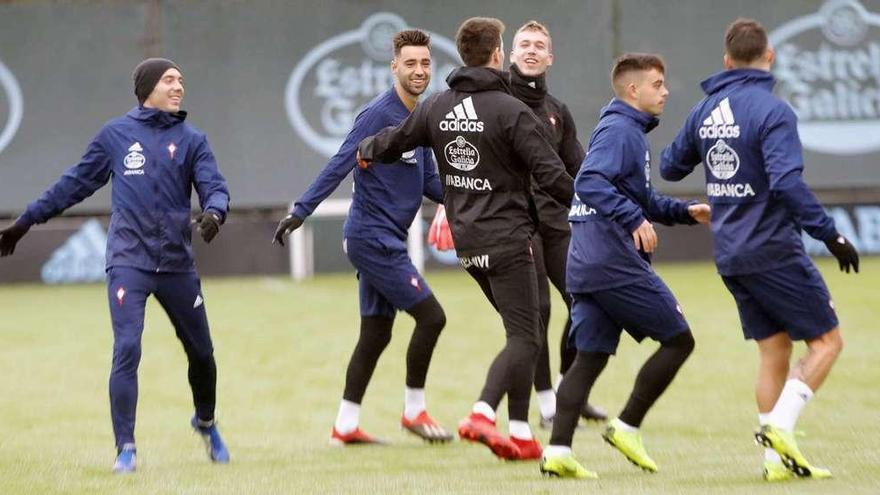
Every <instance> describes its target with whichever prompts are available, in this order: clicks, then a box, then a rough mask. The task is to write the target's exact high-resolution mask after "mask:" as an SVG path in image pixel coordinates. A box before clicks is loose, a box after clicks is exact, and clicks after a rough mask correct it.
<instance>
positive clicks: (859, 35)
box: [769, 0, 880, 155]
mask: <svg viewBox="0 0 880 495" xmlns="http://www.w3.org/2000/svg"><path fill="white" fill-rule="evenodd" d="M769 38H770V42H771V44H772V45H773V46H774V47H775V49H776V64H775V65H774V67H773V74H774V75H775V76H776V79H777V80H778V81H779V85H778V86H777V89H778V92H779V95H780V96H781V97H782V98H784V99H785V100H787V101H788V102H789V103H790V104H791V106H792V108H793V109H794V111H795V113H797V115H798V120H799V123H798V131H799V132H800V137H801V141H802V143H803V145H804V147H805V148H807V149H810V150H813V151H818V152H822V153H829V154H835V155H857V154H862V153H870V152H873V151H877V150H880V14H876V13H872V12H868V11H867V10H866V9H865V7H863V6H862V4H861V3H859V2H858V1H857V0H829V1H828V2H826V3H825V4H824V5H822V7H821V8H820V9H819V11H818V12H816V13H814V14H810V15H806V16H803V17H798V18H796V19H792V20H791V21H788V22H786V23H785V24H783V25H781V26H779V27H778V28H776V29H775V30H774V31H773V32H771V33H770V35H769Z"/></svg>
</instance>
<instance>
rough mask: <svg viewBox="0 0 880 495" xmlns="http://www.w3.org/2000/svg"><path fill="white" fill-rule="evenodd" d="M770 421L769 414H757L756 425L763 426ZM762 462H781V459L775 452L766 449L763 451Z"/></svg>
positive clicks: (768, 448)
mask: <svg viewBox="0 0 880 495" xmlns="http://www.w3.org/2000/svg"><path fill="white" fill-rule="evenodd" d="M769 419H770V413H758V424H759V425H761V426H764V425H766V424H767V422H768V421H769ZM764 460H765V461H767V462H775V463H780V462H782V458H781V457H779V454H777V453H776V451H775V450H773V449H771V448H770V447H767V448H765V449H764Z"/></svg>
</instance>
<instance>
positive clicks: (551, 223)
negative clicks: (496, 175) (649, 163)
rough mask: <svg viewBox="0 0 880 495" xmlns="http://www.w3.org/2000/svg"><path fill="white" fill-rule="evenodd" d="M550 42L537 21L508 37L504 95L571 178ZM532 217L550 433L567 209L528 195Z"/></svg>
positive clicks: (571, 141)
mask: <svg viewBox="0 0 880 495" xmlns="http://www.w3.org/2000/svg"><path fill="white" fill-rule="evenodd" d="M552 45H553V41H552V39H551V38H550V31H549V30H548V29H547V27H546V26H544V25H543V24H541V23H540V22H538V21H528V22H526V23H525V24H523V26H522V27H520V28H519V29H518V30H517V31H516V34H515V35H514V37H513V47H512V48H511V51H510V60H511V62H512V63H511V64H510V89H511V90H512V91H513V96H515V97H517V98H518V99H519V100H520V101H522V102H523V103H525V104H526V105H528V106H529V108H531V109H532V111H533V112H534V113H535V115H536V116H537V117H538V119H539V120H540V121H541V123H543V124H544V128H545V129H546V131H547V133H548V139H549V140H550V144H552V145H553V147H554V149H555V150H556V152H557V154H558V155H559V158H560V159H562V162H563V163H564V164H565V168H566V171H567V172H568V174H569V175H570V176H571V177H574V176H575V175H577V172H578V169H580V166H581V162H583V160H584V148H583V146H581V143H580V142H578V139H577V128H576V126H575V123H574V118H572V116H571V112H570V111H569V110H568V107H567V106H566V105H565V104H564V103H562V102H561V101H559V100H558V99H556V98H555V97H553V95H551V94H549V93H548V92H547V80H546V76H547V69H548V68H549V67H550V66H551V65H553V50H552V48H553V46H552ZM532 193H533V197H534V201H535V207H536V209H537V212H538V229H537V231H536V232H535V236H534V237H532V248H533V249H534V253H535V272H536V273H537V274H538V307H539V308H540V311H541V323H542V325H541V331H542V346H541V350H540V352H539V353H538V361H537V364H536V365H535V391H536V392H537V394H536V395H537V397H538V407H539V408H540V411H541V426H543V427H545V428H546V427H550V426H552V424H553V417H554V416H555V414H556V392H554V390H553V385H552V383H551V378H550V351H549V348H548V345H547V325H548V324H549V322H550V287H549V284H548V283H547V279H548V277H549V279H550V282H552V283H553V286H554V287H556V290H557V291H559V295H560V296H561V297H562V300H563V301H564V302H565V305H566V311H567V312H570V311H571V297H570V296H569V294H568V292H567V291H566V290H565V259H566V257H567V256H568V243H569V241H570V239H571V229H570V228H569V226H568V210H569V205H567V204H565V205H564V204H561V203H559V202H558V201H556V200H554V199H553V197H551V196H550V195H549V194H547V193H545V192H544V191H542V190H541V189H540V188H538V187H535V188H533V189H532ZM570 329H571V315H569V316H568V318H566V322H565V327H564V329H563V332H562V339H561V341H560V344H559V355H560V358H561V360H560V365H559V374H560V379H561V376H562V375H564V374H565V372H566V371H567V370H568V368H569V367H570V366H571V363H572V362H573V361H574V358H575V354H576V353H577V350H576V349H575V348H574V347H573V346H571V345H569V331H570ZM581 416H583V417H584V418H585V419H588V420H597V421H604V420H606V419H607V415H606V414H605V412H604V411H602V410H601V409H599V408H597V407H594V406H591V405H590V404H584V407H583V409H582V410H581Z"/></svg>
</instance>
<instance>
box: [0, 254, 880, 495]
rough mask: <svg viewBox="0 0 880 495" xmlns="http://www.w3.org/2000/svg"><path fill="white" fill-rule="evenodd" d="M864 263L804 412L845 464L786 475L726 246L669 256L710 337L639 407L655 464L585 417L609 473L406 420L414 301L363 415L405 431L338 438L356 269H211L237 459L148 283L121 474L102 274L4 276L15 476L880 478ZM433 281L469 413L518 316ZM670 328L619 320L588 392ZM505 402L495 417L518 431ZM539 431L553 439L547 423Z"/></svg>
mask: <svg viewBox="0 0 880 495" xmlns="http://www.w3.org/2000/svg"><path fill="white" fill-rule="evenodd" d="M863 263H864V264H863V265H862V273H861V274H859V275H857V276H852V275H849V276H847V275H844V274H841V273H840V272H838V271H837V267H836V265H835V264H834V263H833V261H831V260H823V261H821V262H820V263H819V265H820V269H821V271H822V273H823V275H824V276H825V277H826V281H827V282H828V285H829V286H830V289H831V292H832V294H833V295H834V297H835V302H836V304H837V308H838V310H839V314H840V318H841V324H842V328H843V332H844V337H845V340H846V348H845V349H844V353H843V355H842V357H841V359H840V361H839V362H838V364H837V366H836V368H835V369H834V371H833V372H832V374H831V376H830V378H829V380H828V382H827V383H826V385H825V387H824V388H823V389H821V390H820V391H819V393H818V394H816V397H815V399H814V400H813V401H812V402H811V403H810V404H809V405H808V406H807V408H806V409H805V412H804V414H803V416H802V418H801V421H800V423H799V425H798V428H799V429H800V430H803V431H804V433H805V436H804V437H801V439H800V443H801V447H802V449H803V450H804V452H805V453H806V454H807V456H808V457H809V458H811V459H813V460H814V461H815V462H816V463H817V464H819V465H824V466H828V467H830V468H831V469H832V470H833V471H834V473H835V475H836V478H835V479H833V480H830V481H794V482H790V483H786V484H781V485H772V486H771V485H768V484H766V483H764V482H763V481H762V480H761V478H760V467H761V461H762V455H761V450H760V449H759V448H758V447H756V446H755V445H754V443H753V442H752V439H751V432H752V430H753V428H754V427H755V426H756V424H757V414H756V410H755V405H754V399H753V389H752V384H753V380H754V376H755V370H756V366H757V353H756V351H755V345H754V344H753V343H747V342H744V341H743V340H742V337H741V332H740V329H739V324H738V319H737V314H736V309H735V306H734V303H733V300H732V298H731V297H730V295H729V294H728V293H727V291H726V290H725V289H724V287H723V285H722V283H721V281H720V279H719V278H718V276H717V275H716V274H715V271H714V267H713V266H712V265H710V264H681V265H672V264H665V265H660V266H659V267H658V271H659V272H660V274H661V276H663V277H664V278H665V280H666V281H667V283H668V284H669V285H670V287H671V288H672V290H673V292H675V293H676V295H677V296H678V298H679V300H680V302H681V304H682V306H683V307H684V310H685V314H686V315H687V317H688V320H689V321H690V323H691V325H692V327H693V330H694V333H695V337H696V340H697V348H696V350H695V353H694V355H693V356H692V357H691V359H690V361H689V362H688V363H687V364H686V365H685V367H684V368H683V369H682V371H681V373H680V374H679V376H678V378H677V379H676V381H675V382H674V383H673V384H672V386H671V387H670V389H669V391H668V392H667V393H666V394H665V395H664V396H663V397H662V398H661V400H660V401H659V402H658V404H657V405H656V407H655V408H654V409H653V410H652V411H651V412H650V413H649V415H648V417H647V418H646V421H645V423H644V425H643V432H644V437H645V442H646V446H647V448H648V450H649V452H650V453H651V454H652V455H653V457H654V458H655V459H656V460H657V462H658V463H659V464H660V472H659V473H658V474H655V475H649V474H646V473H643V472H641V471H639V470H637V469H635V468H634V467H633V466H631V465H630V464H629V463H628V462H626V461H625V460H624V459H623V458H622V456H620V454H618V453H617V452H616V451H613V450H612V449H611V448H609V447H608V446H606V445H605V444H604V443H603V442H602V441H601V439H600V437H599V433H600V429H599V426H597V425H595V424H592V425H586V426H584V427H583V428H581V429H579V430H578V432H577V434H576V436H575V445H574V448H575V452H576V454H577V455H578V456H579V458H580V459H581V460H582V462H583V463H584V465H585V466H587V467H588V468H589V469H593V470H596V471H598V472H599V475H600V476H601V479H600V480H599V481H583V482H581V481H571V480H547V479H543V478H541V476H540V475H539V473H538V466H537V463H535V462H528V463H502V462H499V461H497V460H495V458H494V457H493V456H492V455H491V454H490V453H489V451H488V449H486V448H485V447H482V446H477V445H471V444H466V443H461V442H454V443H452V444H450V445H444V446H428V445H423V444H422V443H420V442H419V441H418V440H417V439H415V438H413V437H410V436H407V435H406V434H405V433H404V432H401V431H400V430H399V426H398V425H399V417H400V413H401V410H402V401H403V379H404V364H405V363H404V356H405V352H406V344H407V342H408V339H409V334H410V331H411V328H412V320H411V319H410V318H409V317H408V316H407V315H405V314H401V315H400V316H399V318H398V322H397V324H396V326H395V330H394V332H395V335H394V339H393V341H392V343H391V345H390V346H389V348H388V349H387V350H386V351H385V354H384V355H383V356H382V359H381V361H380V362H379V365H378V368H377V371H376V374H375V376H374V378H373V381H372V383H371V385H370V388H369V389H368V391H367V395H366V398H365V401H364V404H363V410H362V418H361V424H362V426H363V427H364V428H365V429H366V430H367V431H369V432H371V433H373V434H376V435H378V436H381V437H383V438H385V439H387V440H389V441H390V442H392V445H390V446H386V447H375V448H333V447H330V446H328V442H327V440H328V437H329V432H330V427H331V425H332V423H333V420H334V418H335V415H336V408H337V405H338V401H339V399H340V396H341V393H342V383H343V375H344V368H345V364H346V362H347V360H348V357H349V354H350V353H351V350H352V348H353V347H354V343H355V341H356V338H357V326H358V325H357V321H358V316H357V315H358V309H357V298H356V294H357V291H356V284H355V281H354V278H353V277H352V276H351V275H339V276H324V277H319V278H317V279H314V280H312V281H308V282H305V283H300V284H295V283H293V282H291V281H289V280H288V279H286V278H282V277H278V278H244V279H207V280H205V281H204V284H203V285H204V293H205V299H206V304H207V307H208V314H209V318H210V321H211V326H212V331H213V336H214V345H215V348H216V356H217V362H218V367H219V384H218V419H219V421H220V427H221V431H222V432H223V433H224V436H225V438H226V441H227V443H228V444H229V448H230V451H231V454H232V462H231V464H229V465H228V466H213V465H211V464H210V462H208V460H207V458H206V455H205V452H204V450H203V448H202V445H201V442H200V440H199V439H198V438H197V437H196V436H195V435H194V434H193V433H192V432H191V431H190V428H189V424H188V422H189V417H190V415H191V414H192V406H191V398H190V394H189V390H188V386H187V382H186V362H185V358H184V354H183V351H182V349H181V347H180V345H179V343H178V342H177V340H176V339H175V337H174V333H173V330H172V328H171V325H170V324H169V322H168V320H167V318H166V317H165V315H164V313H163V312H162V311H161V309H160V308H159V306H158V304H156V303H155V301H154V300H152V299H151V301H150V302H149V305H148V309H147V321H146V328H145V333H144V352H143V359H142V362H141V367H140V402H139V408H138V423H137V430H136V434H137V439H138V454H139V459H138V461H139V466H138V469H139V470H138V472H137V473H136V474H134V475H132V476H113V475H111V474H110V467H111V465H112V461H113V457H114V455H115V450H114V448H113V439H112V433H111V427H110V420H109V405H108V397H107V377H108V373H109V367H110V351H111V330H110V324H109V316H108V311H107V308H106V305H107V298H106V295H105V289H104V287H103V286H102V285H87V286H72V287H47V286H36V285H34V286H31V285H14V286H2V287H0V494H34V493H81V494H96V493H132V494H140V493H145V494H158V493H174V494H218V493H235V494H247V493H253V494H269V493H271V494H275V493H420V494H424V493H479V494H488V493H504V494H518V493H553V494H556V493H585V492H600V493H604V494H630V493H651V494H656V493H693V494H703V493H751V494H754V493H770V494H775V493H798V494H800V493H806V494H819V493H847V494H850V493H865V494H868V493H880V453H878V451H877V446H878V443H880V426H878V425H880V412H878V411H880V389H878V384H880V365H878V362H880V346H878V345H877V342H878V325H880V276H878V275H877V274H878V273H880V259H866V260H864V262H863ZM427 280H428V282H429V283H430V284H431V286H432V287H433V288H434V290H435V292H436V294H437V296H438V298H439V300H440V302H441V303H442V304H443V305H444V307H445V309H446V312H447V316H448V321H449V322H448V326H447V327H446V330H445V332H444V334H443V335H442V336H441V339H440V343H439V345H438V348H437V351H436V353H435V357H434V361H433V364H432V367H431V372H430V375H429V379H428V406H429V410H430V411H431V413H432V414H433V415H434V416H435V417H436V418H437V419H438V420H439V421H440V422H441V423H442V424H444V425H445V426H446V427H447V428H449V429H454V428H455V427H456V424H457V422H458V420H460V419H461V418H462V417H463V416H464V415H465V414H466V413H467V412H468V410H469V408H470V406H471V404H472V402H473V400H474V399H475V398H476V396H477V394H478V393H479V390H480V387H481V385H482V383H483V379H484V377H485V372H486V369H487V367H488V364H489V362H490V360H491V359H492V357H493V356H494V355H495V353H496V352H497V351H498V349H499V348H500V346H501V345H502V341H503V337H502V336H503V331H502V328H501V324H500V321H499V319H498V317H497V316H496V314H495V313H494V312H493V311H492V309H491V307H490V306H489V304H488V303H487V302H486V301H485V300H484V298H483V296H482V295H481V294H480V293H479V291H478V289H477V286H476V284H474V283H473V282H472V281H471V280H470V279H469V278H467V276H466V275H465V274H464V273H462V272H448V273H428V274H427ZM561 307H562V306H561V305H560V304H559V301H558V299H557V300H556V304H555V305H554V310H555V311H554V313H553V322H552V326H551V330H550V331H551V346H552V349H553V352H552V362H553V366H554V368H555V367H556V366H558V355H557V352H556V345H557V343H558V339H559V333H560V331H561V326H562V319H563V311H561V310H560V308H561ZM655 347H656V344H653V343H651V342H646V343H644V344H643V345H640V346H639V345H636V344H634V343H633V342H632V340H630V339H628V338H624V339H623V341H622V344H621V347H620V349H619V352H618V355H617V356H616V357H614V358H613V359H612V360H611V361H610V362H609V365H608V368H607V369H606V371H605V373H604V374H603V376H602V377H601V378H600V380H599V382H598V383H597V385H596V387H595V388H594V391H593V395H592V401H593V402H594V403H596V404H598V405H601V406H604V407H605V408H606V409H608V410H609V411H611V412H612V413H617V412H618V411H619V410H620V408H621V407H622V405H623V403H624V401H625V400H626V397H627V395H628V393H629V390H630V387H631V384H632V380H633V378H634V376H635V373H636V371H637V370H638V368H639V366H640V365H641V363H642V362H643V361H644V359H645V358H646V356H647V355H648V354H649V353H651V352H652V351H653V350H654V349H655ZM801 349H802V346H798V347H797V352H798V353H799V352H800V351H801ZM554 375H555V369H554ZM532 402H533V403H532V414H531V419H532V423H533V425H536V423H537V406H536V404H535V403H534V400H533V401H532ZM505 407H506V406H505V405H504V404H502V407H501V411H502V413H501V415H502V419H501V422H500V424H501V425H502V428H504V429H505V431H506V419H504V416H505V414H504V410H505ZM536 431H537V432H538V434H539V436H540V439H541V441H542V442H546V440H547V439H548V436H549V433H548V432H546V431H542V430H538V429H537V427H536Z"/></svg>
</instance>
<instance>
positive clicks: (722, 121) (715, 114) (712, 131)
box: [699, 98, 739, 139]
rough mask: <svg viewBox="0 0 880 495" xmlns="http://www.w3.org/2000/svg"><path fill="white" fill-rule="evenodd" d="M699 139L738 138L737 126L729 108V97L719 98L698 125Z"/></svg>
mask: <svg viewBox="0 0 880 495" xmlns="http://www.w3.org/2000/svg"><path fill="white" fill-rule="evenodd" d="M699 134H700V139H718V138H738V137H739V126H738V125H736V120H735V119H734V118H733V111H732V110H731V109H730V98H725V99H723V100H721V103H719V104H718V106H717V107H715V108H713V109H712V114H711V115H709V116H708V117H706V119H705V120H704V121H703V125H702V127H700V131H699Z"/></svg>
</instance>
